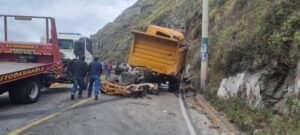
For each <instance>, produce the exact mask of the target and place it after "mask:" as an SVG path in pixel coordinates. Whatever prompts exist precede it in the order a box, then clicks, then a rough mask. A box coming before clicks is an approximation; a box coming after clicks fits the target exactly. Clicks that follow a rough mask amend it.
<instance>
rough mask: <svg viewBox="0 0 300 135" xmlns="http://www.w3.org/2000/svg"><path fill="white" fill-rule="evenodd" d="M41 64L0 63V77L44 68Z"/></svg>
mask: <svg viewBox="0 0 300 135" xmlns="http://www.w3.org/2000/svg"><path fill="white" fill-rule="evenodd" d="M44 65H47V64H41V63H16V62H0V75H4V74H9V73H14V72H18V71H22V70H27V69H31V68H35V67H40V66H44Z"/></svg>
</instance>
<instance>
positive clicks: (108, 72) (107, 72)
mask: <svg viewBox="0 0 300 135" xmlns="http://www.w3.org/2000/svg"><path fill="white" fill-rule="evenodd" d="M109 79H110V70H107V71H106V80H107V81H108V80H109Z"/></svg>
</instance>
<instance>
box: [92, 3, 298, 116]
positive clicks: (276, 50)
mask: <svg viewBox="0 0 300 135" xmlns="http://www.w3.org/2000/svg"><path fill="white" fill-rule="evenodd" d="M201 2H202V1H201V0H139V1H138V2H137V3H136V4H134V5H133V6H131V7H130V8H128V9H126V10H125V11H124V12H123V13H122V14H121V15H120V16H119V17H118V18H117V19H116V20H115V21H113V22H112V23H110V24H108V25H106V26H105V27H104V28H103V29H101V30H99V31H98V33H96V34H95V35H93V36H92V39H93V43H94V48H95V49H94V53H95V54H96V55H99V56H100V58H101V59H110V60H112V61H115V62H125V61H126V59H127V55H128V53H129V48H130V43H131V40H132V37H131V35H130V30H131V29H145V28H146V27H147V25H149V24H156V25H160V26H165V27H170V28H174V29H178V30H181V31H183V32H184V33H185V35H186V38H187V40H188V41H189V44H190V52H189V58H188V63H189V64H190V65H191V66H192V70H193V72H194V76H193V78H194V84H195V86H196V87H197V86H199V83H198V82H199V69H200V55H199V54H200V53H199V52H200V50H199V41H200V37H201ZM299 7H300V1H299V0H276V1H270V0H211V1H210V12H209V17H210V28H209V29H210V33H209V34H210V41H209V67H210V69H209V71H210V73H209V78H210V79H209V84H208V88H207V90H206V91H205V92H206V93H207V95H208V96H216V95H218V96H219V97H221V98H223V99H228V98H230V97H239V98H241V99H243V101H245V102H247V103H248V104H249V105H250V106H251V107H253V108H268V109H272V110H277V111H279V112H283V113H285V112H291V111H286V110H291V108H289V106H287V103H288V102H289V100H288V99H290V97H293V99H294V98H295V97H296V96H299V91H300V90H299V89H300V81H299V76H300V71H299V66H298V68H297V64H298V60H299V58H300V55H299V53H298V52H299V49H300V48H299V47H300V8H299ZM298 65H299V64H298ZM224 78H225V79H224ZM292 104H293V106H296V107H294V108H297V107H298V108H300V107H299V106H300V105H299V104H300V101H299V100H293V103H292ZM294 110H297V109H294ZM292 112H293V111H292Z"/></svg>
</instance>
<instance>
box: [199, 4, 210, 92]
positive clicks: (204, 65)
mask: <svg viewBox="0 0 300 135" xmlns="http://www.w3.org/2000/svg"><path fill="white" fill-rule="evenodd" d="M208 7H209V4H208V0H203V7H202V9H203V12H202V40H201V75H200V77H201V79H200V85H201V91H202V92H203V91H204V89H205V87H206V83H207V79H208V77H207V75H208V54H207V47H208V23H209V18H208Z"/></svg>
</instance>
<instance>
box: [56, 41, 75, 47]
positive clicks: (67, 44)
mask: <svg viewBox="0 0 300 135" xmlns="http://www.w3.org/2000/svg"><path fill="white" fill-rule="evenodd" d="M58 44H59V48H60V49H73V40H68V39H59V40H58Z"/></svg>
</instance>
